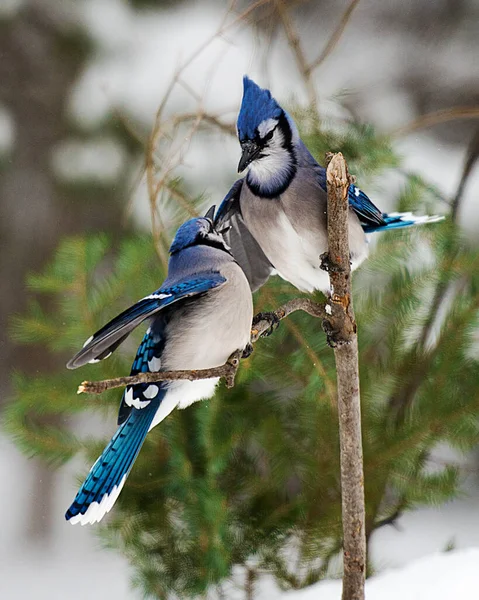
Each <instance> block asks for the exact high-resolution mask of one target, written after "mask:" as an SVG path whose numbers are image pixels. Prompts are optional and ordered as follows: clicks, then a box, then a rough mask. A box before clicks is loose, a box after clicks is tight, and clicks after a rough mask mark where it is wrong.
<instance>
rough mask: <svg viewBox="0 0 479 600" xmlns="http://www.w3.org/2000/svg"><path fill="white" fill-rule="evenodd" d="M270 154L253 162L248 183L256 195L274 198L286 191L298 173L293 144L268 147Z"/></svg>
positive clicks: (247, 176)
mask: <svg viewBox="0 0 479 600" xmlns="http://www.w3.org/2000/svg"><path fill="white" fill-rule="evenodd" d="M268 150H269V151H268V154H266V155H264V156H263V157H262V158H260V159H258V160H255V161H254V162H252V163H251V165H250V167H249V170H248V174H247V175H246V183H247V184H248V187H249V188H250V190H251V191H252V192H253V194H255V195H256V196H262V197H264V198H274V197H276V196H279V195H280V194H282V193H283V192H285V191H286V190H287V189H288V187H289V184H290V183H291V181H292V180H293V179H294V176H295V175H296V165H297V160H296V154H295V152H294V148H293V146H292V144H286V145H281V146H278V147H273V148H269V149H268Z"/></svg>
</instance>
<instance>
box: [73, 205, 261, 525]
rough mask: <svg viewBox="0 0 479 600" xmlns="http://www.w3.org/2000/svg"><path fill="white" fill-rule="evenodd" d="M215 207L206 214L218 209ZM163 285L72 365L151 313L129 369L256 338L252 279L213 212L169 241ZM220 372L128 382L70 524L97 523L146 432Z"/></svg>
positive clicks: (199, 356) (166, 365) (218, 358)
mask: <svg viewBox="0 0 479 600" xmlns="http://www.w3.org/2000/svg"><path fill="white" fill-rule="evenodd" d="M213 212H214V208H213V209H212V210H210V211H209V212H208V213H207V215H209V214H211V216H213ZM170 253H171V257H170V261H169V266H168V277H167V279H166V280H165V282H164V283H163V285H162V286H161V287H160V288H159V289H158V290H156V291H155V292H153V293H152V294H150V295H149V296H146V297H145V298H142V299H141V300H140V301H139V302H137V303H136V304H135V305H133V306H132V307H130V308H128V309H127V310H125V311H123V312H122V313H121V314H120V315H118V316H117V317H115V318H114V319H112V320H111V321H110V322H109V323H107V324H106V325H105V326H104V327H102V328H101V329H100V330H99V331H98V332H96V333H95V334H94V335H93V336H92V337H91V338H89V340H87V342H86V343H85V345H84V347H83V348H82V349H81V350H80V351H79V352H78V353H77V354H76V355H75V356H74V357H73V358H72V359H71V360H70V361H69V363H68V365H67V366H68V367H69V368H72V369H73V368H77V367H80V366H82V365H84V364H86V363H88V362H97V361H98V360H101V359H103V358H106V357H107V356H109V355H110V354H111V352H113V350H115V348H117V347H118V345H119V344H120V343H121V342H122V341H123V340H124V339H125V338H126V337H127V336H128V335H129V334H130V332H131V331H132V330H133V329H134V328H135V327H136V326H137V325H139V324H140V323H141V322H143V321H144V320H145V319H149V320H150V326H149V327H148V330H147V331H146V333H145V335H144V337H143V340H142V342H141V344H140V345H139V347H138V350H137V353H136V356H135V360H134V361H133V365H132V368H131V375H136V374H138V373H151V372H153V373H155V372H158V371H161V370H164V369H167V370H178V369H186V370H197V369H203V368H204V369H206V368H211V367H216V366H219V365H221V364H224V363H225V362H226V360H227V359H228V357H229V356H230V355H231V354H232V353H233V352H235V351H236V350H243V349H244V348H245V347H246V346H247V344H248V343H249V339H250V329H251V321H252V316H253V305H252V299H251V292H250V290H249V286H248V282H247V279H246V277H245V275H244V273H243V272H242V271H241V269H240V267H239V266H238V264H237V263H236V262H235V261H234V259H233V257H232V256H231V254H230V250H229V248H228V246H226V244H225V242H224V240H223V238H222V237H221V235H220V234H219V233H218V232H217V231H216V230H215V228H214V226H213V223H212V221H211V218H209V217H208V216H206V217H202V218H198V219H192V220H190V221H188V222H187V223H185V224H184V225H182V226H181V227H180V228H179V230H178V232H177V235H176V237H175V239H174V241H173V243H172V245H171V248H170ZM217 381H218V378H214V379H207V380H199V381H185V380H183V381H164V382H160V381H158V382H155V383H144V384H143V383H139V384H135V385H129V386H127V387H126V389H125V392H124V394H123V397H122V401H121V405H120V410H119V414H118V425H119V428H118V430H117V432H116V433H115V435H114V436H113V438H112V440H111V441H110V443H109V444H108V446H107V447H106V448H105V450H104V452H103V454H102V455H101V457H100V458H99V459H98V460H97V462H96V463H95V464H94V465H93V467H92V469H91V470H90V473H89V474H88V476H87V478H86V480H85V482H84V483H83V485H82V486H81V488H80V490H79V491H78V494H77V496H76V498H75V500H74V501H73V503H72V505H71V506H70V508H69V509H68V511H67V512H66V515H65V517H66V519H67V520H68V521H70V522H71V523H73V524H75V523H81V524H82V525H85V524H87V523H95V522H97V521H100V520H101V519H102V518H103V516H104V515H105V514H106V513H107V512H108V511H109V510H110V509H111V508H112V506H113V504H114V502H115V501H116V498H117V497H118V495H119V493H120V491H121V489H122V487H123V484H124V483H125V480H126V477H127V476H128V473H129V472H130V469H131V468H132V466H133V463H134V461H135V459H136V457H137V455H138V452H139V451H140V449H141V446H142V444H143V442H144V440H145V437H146V435H147V433H148V431H149V430H150V429H151V428H152V427H154V426H156V425H157V424H158V423H160V422H161V421H162V420H163V419H164V418H165V417H166V416H167V415H168V414H169V413H170V412H171V411H172V410H174V409H175V408H176V407H179V408H185V407H187V406H189V405H190V404H191V403H192V402H196V401H197V400H201V399H202V398H209V397H211V396H212V395H213V393H214V390H215V386H216V383H217Z"/></svg>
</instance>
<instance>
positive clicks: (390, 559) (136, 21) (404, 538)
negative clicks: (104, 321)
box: [0, 0, 479, 600]
mask: <svg viewBox="0 0 479 600" xmlns="http://www.w3.org/2000/svg"><path fill="white" fill-rule="evenodd" d="M412 1H413V0H408V2H412ZM389 2H392V0H389ZM21 4H22V3H21V2H20V1H19V0H8V1H7V2H6V1H5V0H4V1H3V4H2V2H1V0H0V5H1V6H2V7H3V9H5V6H11V7H18V6H20V5H21ZM384 4H387V2H385V3H384ZM3 5H5V6H3ZM372 5H373V4H372V0H365V1H364V3H363V2H361V5H360V6H359V7H358V10H357V11H356V13H355V16H354V18H353V21H352V23H351V24H350V25H349V28H348V33H347V35H346V36H344V38H343V39H342V40H341V42H340V44H339V45H338V47H337V48H336V50H335V52H334V53H333V54H332V56H331V57H330V59H329V60H328V61H327V62H326V63H325V64H324V65H323V66H322V67H321V69H320V71H319V72H318V79H317V82H318V89H319V91H320V94H321V98H320V99H321V104H320V106H321V110H322V111H323V113H324V112H325V111H326V112H327V113H328V114H329V112H330V111H331V112H334V111H335V110H337V106H336V105H335V103H334V96H335V95H336V94H338V92H339V91H341V90H354V93H355V94H356V96H358V97H361V98H362V102H363V107H362V115H363V117H364V118H367V117H368V116H370V119H371V121H372V122H374V123H376V124H377V125H378V126H379V127H381V128H382V129H384V130H390V129H391V128H394V127H398V126H400V125H403V124H405V123H407V122H408V121H409V120H410V119H412V118H413V117H414V110H413V108H412V107H411V106H410V104H409V99H408V97H407V95H406V94H405V93H403V92H402V91H401V90H400V89H398V87H397V86H396V84H395V82H394V80H393V79H394V78H393V75H396V77H397V76H398V75H399V74H401V73H403V72H404V71H405V70H407V68H408V65H409V64H410V62H411V57H415V56H417V55H418V54H419V53H418V52H417V50H418V47H417V44H416V45H415V44H414V43H412V41H411V43H410V42H409V41H408V40H405V39H404V37H402V36H397V35H395V34H392V33H391V32H390V31H388V32H383V31H378V30H376V29H375V24H374V20H372V19H371V18H370V17H371V12H368V11H371V10H372V9H371V7H372ZM71 6H72V10H73V7H74V6H75V7H77V10H78V11H79V14H81V16H80V18H81V19H82V20H83V23H84V25H85V28H87V29H88V30H89V31H90V32H91V34H92V37H93V39H94V41H95V43H96V44H97V48H98V51H97V54H96V56H95V57H94V58H92V60H91V61H90V62H89V63H88V65H87V66H86V67H85V70H84V71H83V72H82V74H81V75H80V77H79V79H78V81H77V83H76V85H75V86H74V89H73V90H72V95H71V102H70V114H71V115H72V117H73V118H74V119H75V120H76V121H77V123H79V124H80V125H81V126H82V127H84V128H85V129H88V128H94V127H95V126H96V125H98V124H99V123H101V122H102V120H103V119H104V118H105V117H106V116H107V114H108V113H109V111H111V110H119V111H120V112H121V114H123V115H124V116H125V117H126V118H127V119H128V118H132V119H134V120H138V121H139V122H140V123H141V124H142V126H144V127H145V132H147V131H148V130H149V127H150V125H151V121H152V118H153V115H154V113H155V111H156V109H157V107H158V103H159V101H160V100H161V97H162V95H163V94H164V92H165V90H166V86H167V85H168V82H169V80H170V78H171V75H172V73H173V71H174V69H175V67H176V66H177V65H178V63H179V62H180V59H185V57H187V56H188V55H189V53H190V52H192V51H193V50H194V48H196V47H198V46H199V45H200V44H201V43H202V42H204V41H205V40H206V39H208V38H209V37H210V36H211V35H212V34H213V33H214V31H215V29H216V28H217V26H218V23H219V21H220V19H221V18H222V16H223V15H222V13H221V11H218V4H210V3H208V2H195V3H189V4H187V5H184V6H182V5H181V4H180V5H179V6H176V7H172V8H171V9H168V10H164V11H162V12H161V13H155V12H154V11H150V12H147V13H143V14H141V15H138V14H136V13H134V12H133V10H132V9H131V8H130V7H129V6H128V4H127V2H126V1H122V0H85V1H84V2H81V3H80V2H78V3H72V4H71ZM185 6H187V8H188V13H185V8H184V7H185ZM376 6H377V4H376ZM308 27H309V29H308ZM308 27H306V31H305V32H304V35H305V37H306V38H307V37H308V35H309V37H310V38H311V39H312V40H313V42H314V43H311V44H309V47H310V48H312V49H314V50H315V52H319V48H318V43H317V40H318V38H321V39H326V37H327V35H328V34H329V33H330V32H331V27H332V24H331V23H329V22H322V21H321V22H319V23H318V22H316V21H315V22H311V23H310V24H309V25H308ZM378 43H380V44H381V52H378ZM358 48H360V49H361V51H360V52H358V51H357V49H358ZM453 49H454V53H453V55H452V54H451V52H450V50H451V46H450V44H444V45H443V46H442V51H441V52H439V51H438V49H437V48H432V49H429V50H430V51H429V50H428V49H427V48H421V52H420V54H421V57H422V60H425V61H426V62H427V61H430V63H431V65H432V67H434V68H435V69H440V70H441V72H444V73H448V74H449V73H450V72H451V68H453V72H454V73H455V77H456V80H457V81H456V84H457V85H460V82H461V81H462V79H461V78H462V77H463V75H464V74H467V73H470V72H471V71H470V69H471V64H470V62H468V61H469V59H468V58H467V57H466V58H465V57H464V53H463V52H462V51H459V50H458V47H457V44H456V43H455V45H454V47H453ZM456 51H457V52H456ZM456 54H457V55H456ZM219 56H221V58H222V60H221V61H220V63H219V65H218V68H217V69H212V64H213V63H214V62H215V60H216V59H217V58H218V57H219ZM263 58H264V57H263V55H262V45H261V43H260V42H259V41H258V38H255V37H254V36H253V35H251V33H249V32H248V31H247V30H246V29H242V30H241V31H239V32H238V31H231V32H230V33H229V34H228V35H226V36H225V39H222V40H216V41H215V43H214V44H213V45H212V46H211V47H210V48H209V49H208V50H207V51H206V52H205V53H204V54H203V55H202V56H201V60H198V61H196V62H195V63H194V64H193V65H191V67H190V68H189V69H188V70H187V72H186V73H185V79H186V80H187V81H188V83H189V85H191V86H192V87H193V88H194V89H195V90H196V91H197V93H199V94H200V95H203V92H205V101H204V105H205V107H206V108H207V109H208V110H211V111H218V112H221V113H223V112H224V113H225V116H226V117H228V118H231V119H233V118H234V114H235V111H236V109H237V107H238V105H239V102H240V98H241V77H242V75H243V73H245V72H248V73H249V74H250V75H251V76H253V77H256V78H257V79H258V82H259V83H261V84H262V85H264V86H270V87H271V88H272V89H273V92H274V94H275V96H277V97H278V99H280V100H281V101H285V100H287V101H288V100H289V101H292V100H296V101H299V102H304V101H305V99H306V98H305V92H304V89H303V86H302V83H301V81H300V80H299V78H298V76H297V73H296V69H295V66H294V58H293V56H292V55H291V52H290V51H289V49H288V48H285V47H284V45H282V44H280V43H278V42H276V43H275V44H274V45H273V48H272V49H271V52H270V53H269V56H268V73H269V74H267V73H266V72H265V69H264V68H263V66H264V64H265V62H264V60H263ZM346 61H347V64H348V65H349V68H348V69H347V70H345V69H344V65H345V64H346ZM371 65H374V68H371ZM472 66H473V65H472ZM432 67H431V68H432ZM440 81H441V79H440ZM190 109H191V102H190V101H188V100H187V98H186V94H184V93H183V95H181V94H178V95H175V96H174V97H173V102H172V105H171V107H170V113H169V114H171V112H178V111H182V110H190ZM5 140H6V142H5ZM12 143H14V123H12V122H11V119H9V118H8V115H6V116H5V112H4V111H3V112H1V109H0V146H1V145H2V144H3V146H5V147H6V148H7V149H9V148H10V147H11V145H12ZM61 144H63V145H61V146H59V152H60V153H61V151H62V150H65V149H68V150H69V152H70V154H69V155H68V156H67V157H66V158H65V157H63V158H62V160H60V159H59V155H58V154H57V155H54V156H53V157H52V160H53V161H54V163H55V166H56V168H57V169H58V170H59V171H61V172H62V174H63V176H64V177H69V176H70V175H71V173H72V168H71V167H70V166H69V165H68V164H67V163H68V162H69V160H70V162H72V163H73V162H75V161H77V160H78V157H79V156H80V157H82V162H81V164H80V167H81V169H80V171H81V172H80V175H82V176H90V177H91V176H96V170H95V169H93V168H92V157H93V158H95V156H96V154H95V153H96V152H98V148H100V151H101V154H102V155H104V154H105V152H104V150H105V148H104V147H103V146H98V147H97V146H88V147H83V146H81V145H78V144H77V143H76V141H75V140H66V141H63V142H61ZM205 148H206V150H205ZM399 148H400V150H401V151H402V152H403V154H404V155H405V157H406V166H407V167H409V168H414V169H417V170H419V171H421V173H423V174H424V175H425V176H426V177H429V178H430V179H431V180H432V181H433V182H434V183H436V184H437V185H438V186H439V187H440V188H441V189H442V190H443V191H444V192H445V193H446V194H449V195H450V194H452V193H453V191H454V189H455V187H456V186H457V183H458V180H459V177H460V173H461V169H462V163H463V160H464V151H465V150H464V148H457V147H455V148H451V147H446V146H444V145H441V144H439V143H438V142H437V140H435V139H434V138H433V137H432V135H430V132H425V133H423V132H421V133H420V134H418V135H416V134H414V135H411V136H408V137H407V138H405V139H404V140H401V142H400V145H399ZM107 149H108V150H111V148H110V147H108V148H107ZM67 158H69V160H66V159H67ZM106 158H107V159H108V161H109V163H111V164H110V168H111V174H112V176H113V175H114V173H115V172H116V170H117V169H119V168H121V165H122V157H121V156H119V155H117V154H115V151H114V148H113V149H112V150H111V152H110V153H109V154H108V153H107V154H106ZM238 158H239V148H238V147H237V145H236V143H235V141H234V140H224V139H223V140H222V141H219V138H210V139H209V144H208V145H207V146H205V145H204V142H203V141H202V140H201V139H200V138H198V139H197V140H195V141H193V143H192V144H191V146H190V151H189V153H188V155H187V156H186V157H185V163H186V166H185V167H184V168H183V172H182V173H183V174H184V175H186V176H188V179H189V181H190V182H191V183H192V184H193V185H196V187H197V189H198V193H200V192H203V191H206V192H207V193H209V194H211V195H212V201H216V202H217V201H218V199H219V198H218V197H217V196H222V195H223V192H224V191H225V187H226V185H227V184H228V183H231V181H232V180H233V178H234V177H235V175H236V173H235V171H236V169H235V166H236V161H237V160H238ZM74 166H75V165H74ZM75 168H76V169H77V172H76V173H77V175H78V169H79V166H78V165H76V166H75ZM225 178H226V179H227V181H225ZM375 188H376V189H375V191H376V195H375V196H374V199H375V200H377V202H378V203H379V204H381V206H382V205H383V204H384V206H385V208H388V209H389V208H391V206H390V205H388V204H387V202H388V200H389V199H390V197H391V189H390V188H389V187H388V186H387V185H386V181H381V182H378V183H377V185H376V186H375ZM478 196H479V169H477V168H476V171H475V174H474V176H473V177H472V178H471V180H470V181H469V185H468V188H467V190H466V201H465V203H464V207H463V213H462V215H461V217H462V222H463V223H465V224H466V223H467V224H469V225H470V226H471V227H473V228H474V230H475V231H476V232H477V229H478V228H479V215H478V211H477V201H476V198H477V197H478ZM136 209H137V211H138V204H137V205H136ZM145 211H147V209H145ZM145 214H147V212H145ZM471 224H472V225H471ZM0 455H1V460H0V477H1V481H2V485H3V489H4V490H8V493H6V494H2V495H0V512H1V514H2V535H1V536H0V561H1V564H2V576H1V577H0V597H1V598H8V599H9V600H23V599H24V598H27V597H32V596H33V595H35V598H36V600H55V599H56V598H58V599H60V598H61V599H63V598H68V600H77V599H78V600H83V599H84V598H85V597H89V598H92V599H93V600H94V599H95V598H115V599H116V600H126V599H127V598H128V599H131V600H135V599H136V598H139V597H140V596H139V594H138V592H135V591H132V590H131V589H130V586H129V580H130V577H131V570H130V568H129V566H128V565H127V563H126V561H125V560H124V559H123V558H122V557H120V556H119V555H117V554H115V553H114V552H112V551H105V550H103V549H102V548H101V545H100V543H99V541H98V538H97V537H96V536H95V529H94V528H93V527H91V528H86V527H85V528H80V527H72V526H71V525H69V524H68V523H66V522H65V521H64V519H63V513H64V510H65V508H66V507H67V506H68V504H69V502H70V501H71V499H72V497H73V496H74V493H75V491H76V489H75V485H76V479H75V474H76V473H78V472H80V471H83V472H84V471H85V468H86V465H83V469H82V467H81V460H77V461H73V462H72V463H71V464H69V465H67V466H66V467H65V468H63V469H61V470H60V471H59V472H58V473H57V474H56V475H55V476H54V485H55V489H54V494H53V495H54V499H53V507H52V521H53V525H52V531H51V532H50V538H49V539H47V540H44V541H42V542H41V544H40V543H39V544H38V545H35V544H33V543H32V541H31V538H29V537H28V536H27V531H26V530H27V527H26V525H25V522H26V521H27V520H28V516H29V515H30V514H31V511H32V510H33V508H34V503H33V501H32V495H33V493H34V492H33V490H34V485H33V477H34V476H35V470H34V469H33V467H32V463H29V462H28V461H27V460H26V459H25V458H23V457H21V456H20V455H19V453H18V452H17V450H16V449H15V448H14V447H13V446H12V444H11V443H10V442H7V441H6V440H5V438H2V437H1V436H0ZM467 491H468V496H467V497H466V496H465V497H463V498H461V499H458V500H455V501H454V502H450V503H448V504H446V505H444V506H441V507H438V508H424V509H419V510H417V511H414V512H412V513H408V514H406V515H404V516H403V517H401V518H400V519H399V520H398V529H394V528H392V527H387V528H384V529H382V530H380V531H379V532H377V533H376V534H375V536H374V537H373V542H372V547H371V550H372V556H373V562H374V565H375V567H377V568H378V569H380V570H383V569H389V568H390V567H391V566H401V568H400V569H397V570H385V571H384V572H382V573H380V574H379V575H377V576H375V577H374V578H372V579H371V580H370V581H368V584H367V589H368V600H376V599H377V600H379V599H380V598H381V600H383V599H386V598H387V600H396V598H397V599H399V598H401V600H403V599H407V600H414V599H415V598H417V599H418V600H419V598H420V599H421V600H428V599H429V598H431V600H432V598H434V600H446V598H447V599H448V600H450V599H456V598H457V600H467V599H468V598H477V597H479V592H477V587H478V585H477V584H478V583H479V575H476V574H475V573H476V572H477V565H478V564H479V519H478V506H479V492H478V487H477V482H476V483H475V485H472V486H470V488H468V490H467ZM39 518H42V515H39ZM451 541H452V542H453V543H454V544H455V546H456V547H457V548H458V550H456V551H454V552H451V553H448V554H442V555H436V554H435V555H433V556H428V555H430V554H431V553H433V552H439V551H441V550H443V549H444V548H445V546H446V545H447V544H448V543H449V542H451ZM471 546H472V548H471ZM410 561H415V562H412V563H410V564H407V563H408V562H410ZM404 565H406V566H404ZM473 584H474V587H473V588H472V589H471V587H472V585H473ZM262 590H263V587H262V586H260V588H259V590H258V599H261V600H266V599H268V600H269V599H271V600H274V598H280V597H281V598H285V599H287V598H292V599H293V598H294V599H295V600H307V599H308V598H309V597H311V598H313V594H314V598H318V597H320V598H321V600H333V598H334V599H339V598H340V583H339V582H337V581H330V582H323V583H321V584H318V585H317V586H315V587H314V588H311V589H310V590H304V591H300V592H294V593H285V594H281V593H280V592H279V591H278V590H276V591H275V592H272V588H271V587H269V588H268V590H269V591H266V587H265V588H264V592H263V591H262ZM308 594H309V595H308ZM239 597H241V598H243V597H244V593H243V594H242V595H240V596H239Z"/></svg>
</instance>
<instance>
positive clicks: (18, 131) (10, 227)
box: [0, 3, 119, 535]
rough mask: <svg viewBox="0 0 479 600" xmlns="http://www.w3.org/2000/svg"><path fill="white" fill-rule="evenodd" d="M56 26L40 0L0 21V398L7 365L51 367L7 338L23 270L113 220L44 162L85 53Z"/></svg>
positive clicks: (114, 214) (46, 482)
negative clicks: (5, 121) (73, 236)
mask: <svg viewBox="0 0 479 600" xmlns="http://www.w3.org/2000/svg"><path fill="white" fill-rule="evenodd" d="M58 26H59V23H58V21H57V20H54V19H53V18H52V17H51V15H49V13H48V4H46V5H45V7H44V8H42V5H41V4H38V3H31V4H28V5H26V6H24V7H23V8H22V9H20V10H19V12H18V13H17V14H16V15H15V16H14V17H13V18H12V19H11V20H8V21H4V22H0V81H1V85H0V105H1V106H4V107H5V108H6V109H7V110H8V111H9V113H10V114H11V116H12V117H13V120H14V124H15V141H14V146H13V148H12V151H11V154H10V155H9V156H8V160H7V161H6V162H3V163H1V164H0V240H1V248H2V252H0V327H1V331H2V332H3V334H2V336H1V342H0V364H2V373H3V375H4V377H2V378H0V392H1V394H0V402H4V401H5V400H6V399H7V398H8V387H9V386H8V379H7V378H8V373H9V372H11V369H12V368H21V369H22V370H24V371H26V372H31V373H36V372H37V371H48V369H49V368H51V367H52V366H53V365H51V364H50V362H51V358H50V357H49V356H48V355H46V354H45V353H44V352H43V351H42V348H37V349H35V350H32V349H31V348H30V347H29V348H22V347H20V346H15V345H14V344H13V343H12V342H11V341H10V340H9V336H8V333H7V331H8V318H9V315H10V314H11V313H12V312H18V311H21V310H22V308H23V307H24V306H25V300H26V298H25V296H26V294H25V285H24V280H25V275H26V273H27V272H29V271H32V270H35V269H37V268H39V267H40V266H41V265H42V264H43V263H44V262H45V260H47V259H48V258H49V257H50V255H51V253H52V251H53V249H54V248H55V246H56V245H57V243H58V241H59V240H60V238H61V237H62V236H64V235H65V234H67V233H71V232H74V231H84V230H85V229H112V227H113V226H114V225H118V222H119V214H118V212H119V211H109V210H105V204H104V202H103V201H102V202H88V205H85V206H84V207H81V208H79V207H78V206H75V210H72V209H71V208H72V202H75V198H74V197H73V195H72V194H71V193H69V192H68V190H65V189H64V188H62V190H61V191H60V189H59V186H58V185H57V183H56V182H55V179H54V176H53V173H52V171H51V168H50V164H51V153H52V149H53V147H54V146H55V144H56V143H57V142H58V141H60V140H61V139H63V138H64V137H65V136H66V135H67V133H68V124H67V120H66V118H65V112H66V109H65V101H66V97H67V94H68V92H69V89H70V86H71V84H72V83H73V81H74V80H75V78H76V76H77V74H78V72H79V69H80V67H81V65H82V63H83V61H84V60H85V58H86V56H87V53H86V48H83V49H82V47H81V45H80V44H77V45H75V46H74V45H73V41H74V38H72V39H70V38H69V37H68V36H67V35H66V33H64V32H61V31H59V29H58ZM66 48H68V49H69V51H68V52H67V51H65V50H66ZM73 50H75V51H73ZM108 195H110V199H109V200H111V196H112V192H111V191H110V192H108V190H107V191H106V193H105V196H106V198H105V200H107V201H108ZM32 465H34V466H33V468H34V469H35V471H36V473H35V477H34V482H35V483H34V489H33V490H32V493H31V497H32V502H33V504H32V517H31V519H30V520H29V521H28V520H27V529H28V530H29V532H30V533H31V534H33V535H43V534H45V533H46V532H47V530H48V525H49V521H50V519H49V505H50V491H51V489H52V484H53V481H52V480H53V477H54V475H53V474H52V472H51V471H49V470H48V468H47V467H46V466H45V465H40V464H39V463H36V464H35V463H32Z"/></svg>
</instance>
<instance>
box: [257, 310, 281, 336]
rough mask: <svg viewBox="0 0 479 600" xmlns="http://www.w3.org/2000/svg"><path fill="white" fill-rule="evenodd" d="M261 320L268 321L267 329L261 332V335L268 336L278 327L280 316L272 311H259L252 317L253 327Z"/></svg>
mask: <svg viewBox="0 0 479 600" xmlns="http://www.w3.org/2000/svg"><path fill="white" fill-rule="evenodd" d="M261 321H268V322H269V327H268V329H266V331H263V333H262V334H261V337H268V336H270V335H271V334H272V333H273V331H275V330H276V329H278V327H279V323H280V318H279V317H278V316H277V315H276V314H275V313H274V312H260V313H258V314H257V315H255V316H254V317H253V328H254V327H255V326H256V325H257V324H258V323H260V322H261Z"/></svg>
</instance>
